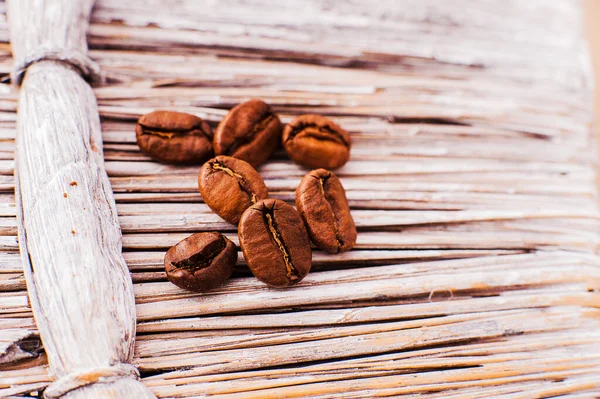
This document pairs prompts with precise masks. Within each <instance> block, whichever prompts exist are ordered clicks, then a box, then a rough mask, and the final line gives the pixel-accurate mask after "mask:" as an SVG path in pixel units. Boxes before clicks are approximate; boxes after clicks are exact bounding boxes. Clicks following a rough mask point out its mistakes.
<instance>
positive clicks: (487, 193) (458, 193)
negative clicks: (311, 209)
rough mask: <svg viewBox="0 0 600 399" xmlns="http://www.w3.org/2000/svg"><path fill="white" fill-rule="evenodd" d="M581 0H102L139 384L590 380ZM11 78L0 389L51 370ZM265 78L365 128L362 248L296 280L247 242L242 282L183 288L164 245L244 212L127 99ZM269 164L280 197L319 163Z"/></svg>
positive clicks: (551, 390) (107, 120)
mask: <svg viewBox="0 0 600 399" xmlns="http://www.w3.org/2000/svg"><path fill="white" fill-rule="evenodd" d="M0 4H2V3H0ZM580 12H581V10H580V3H579V2H578V1H577V0H558V1H552V2H548V1H545V0H531V1H527V2H522V1H516V0H515V1H510V2H488V1H467V0H452V1H444V2H440V1H433V0H431V1H408V0H407V1H398V0H383V1H379V2H377V4H372V3H371V2H349V1H337V2H325V1H321V0H312V1H300V0H293V1H285V2H281V1H280V2H276V1H272V0H254V1H252V2H242V1H239V0H224V1H219V2H211V1H192V0H185V1H181V0H178V1H175V0H168V1H158V0H152V1H150V0H134V1H129V2H123V1H117V0H99V2H98V3H97V4H96V7H95V9H94V12H93V15H92V24H91V28H90V35H89V37H88V40H89V43H90V47H91V51H90V55H91V57H92V58H93V59H94V60H95V61H96V62H98V64H99V65H100V66H101V68H102V71H103V72H104V73H105V75H106V77H107V80H108V84H107V85H103V86H98V87H95V89H94V93H95V94H96V96H97V98H98V107H99V110H100V115H101V119H102V135H103V137H102V138H103V140H104V159H105V167H106V170H107V172H108V175H109V178H110V183H111V185H112V187H113V190H114V195H115V199H116V202H117V205H116V206H117V212H118V218H119V222H120V224H121V227H122V229H123V248H124V253H123V256H124V259H125V261H126V262H127V264H128V266H129V269H130V271H131V273H132V277H133V280H134V294H135V298H136V303H137V316H138V321H139V322H138V326H137V340H136V347H135V364H136V365H137V366H138V367H139V369H140V370H141V372H142V376H143V381H144V382H145V383H146V385H147V386H148V387H149V388H150V389H151V390H152V391H153V392H154V393H155V394H156V395H157V396H158V397H169V398H172V397H204V396H210V397H215V398H264V397H314V398H338V397H339V398H341V397H373V396H401V395H403V397H408V398H412V397H423V396H426V397H430V398H438V397H439V398H441V397H444V398H475V397H499V398H500V397H501V398H516V397H518V398H536V397H549V396H556V395H564V396H565V397H571V398H594V397H597V396H598V393H600V380H598V377H597V376H598V372H599V371H600V333H598V331H600V310H599V308H600V294H599V291H598V290H599V289H600V263H599V258H598V250H599V248H600V233H599V232H600V230H599V228H600V220H599V217H600V212H599V211H600V209H599V207H598V192H597V188H596V186H595V184H594V179H595V176H596V170H595V161H596V154H595V153H594V145H593V138H592V135H591V131H590V125H591V120H592V117H591V85H592V84H591V82H590V80H589V76H588V67H589V65H588V59H587V54H586V48H585V43H584V41H583V40H582V38H581V14H580ZM6 28H7V25H6V21H4V20H0V39H2V40H3V41H5V42H6V41H7V35H6V33H7V32H6ZM0 51H3V52H4V53H3V54H4V55H5V57H4V58H0V73H2V74H8V73H9V72H10V71H11V66H12V60H11V59H10V55H9V52H8V47H4V48H0ZM0 92H1V93H2V94H1V95H0V110H1V112H0V248H1V249H3V250H4V251H6V252H5V253H2V254H0V350H2V353H3V354H4V355H0V364H1V365H0V396H7V397H9V396H11V395H12V396H13V397H23V395H25V394H26V393H27V392H31V391H38V390H40V389H43V387H45V386H46V385H47V384H48V381H49V377H48V374H47V373H48V370H47V365H46V356H45V355H44V354H43V353H42V352H43V350H42V348H40V345H39V341H37V329H36V326H35V323H34V322H33V319H32V313H31V309H30V307H29V305H28V301H27V293H26V292H25V283H24V279H23V274H22V265H21V263H20V261H19V258H18V253H17V249H18V246H17V245H18V243H17V239H16V221H15V214H16V212H15V205H14V200H15V198H14V195H13V189H14V178H13V176H12V175H13V169H14V161H13V151H14V149H15V145H14V138H15V120H16V116H15V113H14V112H15V108H16V100H17V97H16V93H15V92H14V91H12V90H11V88H10V87H9V86H8V85H0ZM251 97H261V98H264V99H265V100H266V101H269V102H270V103H271V104H273V106H274V108H275V109H276V110H277V111H278V112H279V113H280V114H281V115H282V119H283V120H284V121H289V120H290V119H291V118H292V117H293V116H294V115H297V114H299V113H304V112H320V113H323V114H326V115H330V116H331V117H333V118H334V119H335V120H336V121H337V122H339V123H340V124H341V125H342V126H344V127H346V128H347V129H348V130H349V131H350V132H351V134H352V138H353V142H354V147H353V149H352V159H351V162H350V163H348V165H347V166H346V167H344V168H343V169H341V170H340V172H339V175H340V176H341V178H342V182H343V183H344V185H345V186H346V187H347V189H348V197H349V200H350V202H351V206H352V211H353V215H354V216H355V218H356V221H357V225H358V227H359V236H358V243H357V248H356V249H355V250H353V251H351V252H349V253H347V254H343V255H342V256H330V255H327V254H323V253H321V252H320V251H315V255H314V257H315V264H316V267H315V271H314V272H313V273H312V274H310V275H309V277H308V278H307V279H306V281H305V282H303V284H302V285H300V286H299V287H296V288H293V289H290V290H285V291H283V290H270V289H267V288H266V287H264V286H263V285H261V284H260V283H259V282H257V281H256V280H255V279H253V278H251V277H249V273H248V271H247V268H246V267H245V264H244V260H243V257H240V260H239V262H238V266H237V267H236V273H235V276H234V277H235V278H234V279H233V280H232V281H231V282H230V283H228V284H227V285H226V286H224V287H222V288H219V289H217V290H215V291H213V292H211V293H209V294H205V295H198V294H191V293H187V292H184V291H182V290H180V289H178V288H177V287H174V286H173V285H171V284H169V283H168V282H166V280H165V278H164V274H163V272H162V267H161V260H162V256H163V254H164V251H165V249H166V248H168V247H169V246H170V245H172V244H174V243H175V242H177V241H178V240H180V239H182V238H183V237H185V236H186V235H188V234H190V233H191V232H195V231H200V230H214V229H217V230H224V231H225V232H226V234H227V235H228V236H229V237H231V238H232V239H234V241H237V240H236V237H235V230H234V229H233V228H232V226H230V225H227V224H226V223H224V222H223V221H221V220H220V219H219V218H218V217H216V216H215V215H213V214H212V213H211V212H210V211H209V210H208V208H207V207H206V206H205V205H204V204H203V203H202V199H201V197H200V195H199V194H198V193H197V190H196V181H195V178H196V173H197V170H198V168H194V167H189V168H175V167H170V166H165V165H160V164H157V163H154V162H151V161H150V160H149V159H148V158H147V157H145V156H144V155H143V154H141V153H140V152H139V151H138V149H137V147H136V145H135V135H134V131H133V126H134V121H135V119H136V118H137V117H138V116H139V115H141V114H143V113H145V112H148V111H150V110H153V109H155V108H161V109H164V108H167V109H178V110H187V111H189V112H193V113H195V114H197V115H199V116H202V117H204V118H206V119H208V120H209V121H210V122H211V123H212V124H213V125H214V124H216V123H217V122H218V121H219V120H220V119H221V118H222V117H223V115H224V114H225V113H226V112H227V109H229V108H230V107H231V106H233V105H234V104H236V103H238V102H240V101H243V100H245V99H247V98H251ZM260 171H261V173H262V174H263V176H264V177H265V179H266V182H267V185H268V187H269V189H270V191H271V193H272V195H273V196H274V197H277V198H281V199H284V200H292V199H293V191H294V189H295V187H296V185H297V183H298V182H299V181H300V178H301V177H302V175H303V174H304V173H305V171H303V170H302V169H301V168H299V167H297V166H295V165H294V164H292V163H291V162H289V161H288V160H286V158H285V154H283V153H282V152H278V153H277V154H276V156H275V159H274V160H273V161H272V162H270V163H269V164H267V165H265V166H263V167H262V168H261V170H260ZM266 368H268V369H266Z"/></svg>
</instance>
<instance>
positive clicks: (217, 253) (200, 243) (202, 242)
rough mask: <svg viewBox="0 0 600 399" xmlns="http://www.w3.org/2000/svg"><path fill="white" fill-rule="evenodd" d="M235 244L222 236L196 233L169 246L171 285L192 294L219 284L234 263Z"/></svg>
mask: <svg viewBox="0 0 600 399" xmlns="http://www.w3.org/2000/svg"><path fill="white" fill-rule="evenodd" d="M237 256H238V255H237V250H236V248H235V244H234V243H233V242H231V241H230V240H228V239H227V238H225V237H224V236H223V234H221V233H216V232H210V233H197V234H194V235H191V236H189V237H188V238H186V239H184V240H183V241H180V242H179V243H177V244H176V245H174V246H172V247H171V249H169V250H168V251H167V254H166V255H165V271H166V272H167V278H168V279H169V281H170V282H172V283H173V284H175V285H176V286H178V287H180V288H184V289H186V290H192V291H206V290H210V289H213V288H216V287H218V286H220V285H222V284H223V283H224V282H225V281H226V280H227V279H228V278H229V277H230V276H231V273H232V272H233V267H234V266H235V262H236V260H237Z"/></svg>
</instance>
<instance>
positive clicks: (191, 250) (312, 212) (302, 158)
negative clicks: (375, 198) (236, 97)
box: [136, 100, 356, 291]
mask: <svg viewBox="0 0 600 399" xmlns="http://www.w3.org/2000/svg"><path fill="white" fill-rule="evenodd" d="M136 137H137V142H138V145H139V146H140V148H141V149H142V151H144V152H145V153H146V154H148V155H149V156H150V157H152V158H153V159H155V160H157V161H160V162H164V163H171V164H180V165H181V164H203V165H202V168H201V169H200V172H199V173H198V188H199V190H200V193H201V194H202V198H203V199H204V202H205V203H206V204H207V205H208V206H209V207H210V208H211V209H212V210H213V211H214V212H215V213H216V214H218V215H219V216H220V217H222V218H223V219H225V220H226V221H227V222H229V223H232V224H235V225H239V226H238V236H239V240H240V247H241V249H242V252H243V253H244V257H245V259H246V263H247V264H248V267H249V268H250V270H251V271H252V273H253V274H254V275H255V276H256V277H257V278H258V279H259V280H260V281H262V282H264V283H266V284H268V285H270V286H273V287H287V286H290V285H294V284H297V283H298V282H300V281H301V280H302V279H303V278H304V277H305V276H306V275H307V274H308V272H309V271H310V268H311V265H312V250H311V246H310V241H311V240H312V242H313V243H314V244H315V245H316V246H317V247H319V248H321V249H322V250H324V251H326V252H328V253H339V252H344V251H348V250H350V249H352V247H353V246H354V244H355V243H356V227H355V225H354V220H353V219H352V215H351V214H350V207H349V206H348V202H347V200H346V193H345V191H344V188H343V186H342V184H341V182H340V180H339V179H338V178H337V176H336V175H335V174H334V173H333V172H331V171H329V170H327V169H336V168H339V167H341V166H343V165H344V164H345V163H346V162H347V161H348V159H349V157H350V136H349V134H348V133H347V132H346V131H345V130H344V129H342V128H341V127H340V126H338V125H337V124H335V123H334V122H332V121H331V120H329V119H327V118H325V117H323V116H320V115H301V116H299V117H298V118H296V119H295V120H294V121H292V122H291V123H290V124H288V125H287V126H285V128H284V127H283V125H282V123H281V121H280V120H279V117H278V116H277V115H276V114H275V113H274V112H273V111H272V110H271V107H270V106H269V105H268V104H266V103H265V102H264V101H261V100H250V101H247V102H245V103H242V104H240V105H238V106H236V107H235V108H233V109H232V110H231V111H230V112H229V113H228V114H227V115H226V116H225V118H224V119H223V121H221V123H220V124H219V126H218V127H217V129H216V131H215V132H214V135H213V132H212V129H211V128H210V126H209V125H208V124H207V123H206V122H205V121H203V120H202V119H201V118H198V117H197V116H194V115H190V114H185V113H180V112H172V111H155V112H151V113H149V114H147V115H144V116H142V117H141V118H140V119H139V121H138V124H137V126H136ZM280 144H281V145H283V148H284V149H285V151H286V152H287V154H288V156H289V157H290V158H291V159H292V160H293V161H294V162H296V163H298V164H300V165H302V166H304V167H307V168H313V169H315V170H313V171H311V172H309V173H307V174H306V176H304V178H303V179H302V181H301V182H300V185H299V186H298V188H297V190H296V208H297V209H298V210H297V211H296V209H294V207H292V206H290V205H288V204H286V203H285V202H283V201H281V200H278V199H272V198H269V192H268V190H267V186H266V185H265V182H264V181H263V179H262V177H261V176H260V174H259V173H258V172H257V171H256V169H255V168H257V167H258V166H260V165H262V164H263V163H265V162H266V161H267V160H268V159H269V157H270V156H271V155H272V154H273V152H274V151H275V150H276V149H277V148H278V147H279V145H280ZM215 155H216V156H215ZM236 261H237V251H236V248H235V245H234V244H233V242H231V241H230V240H229V239H227V238H226V237H225V236H223V235H222V234H221V233H218V232H205V233H197V234H193V235H191V236H190V237H188V238H186V239H184V240H183V241H181V242H179V243H177V244H176V245H174V246H173V247H171V248H170V249H169V250H168V251H167V253H166V255H165V270H166V273H167V277H168V279H169V281H171V282H172V283H173V284H175V285H177V286H178V287H181V288H185V289H189V290H193V291H206V290H209V289H212V288H216V287H218V286H219V285H221V284H223V283H224V282H225V281H226V280H227V279H228V278H229V277H230V276H231V274H232V273H233V267H234V265H235V263H236Z"/></svg>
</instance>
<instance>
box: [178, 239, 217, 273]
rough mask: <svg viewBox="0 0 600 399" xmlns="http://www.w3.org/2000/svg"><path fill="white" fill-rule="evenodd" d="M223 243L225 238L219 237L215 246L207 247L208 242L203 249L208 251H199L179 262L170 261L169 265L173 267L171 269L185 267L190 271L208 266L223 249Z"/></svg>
mask: <svg viewBox="0 0 600 399" xmlns="http://www.w3.org/2000/svg"><path fill="white" fill-rule="evenodd" d="M225 245H226V244H225V239H224V238H223V237H220V239H219V241H218V245H217V247H216V248H214V249H212V248H209V246H210V244H209V245H207V246H206V247H205V248H204V249H205V250H208V253H204V252H205V251H199V252H196V253H195V254H193V255H191V256H190V257H188V258H186V259H182V260H180V261H179V262H171V265H173V267H174V269H173V271H174V270H178V269H186V270H190V271H196V270H200V269H205V268H207V267H209V266H210V265H211V263H212V261H213V260H214V259H215V258H216V257H217V255H219V254H220V253H221V252H222V251H223V249H225Z"/></svg>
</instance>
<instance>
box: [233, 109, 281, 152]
mask: <svg viewBox="0 0 600 399" xmlns="http://www.w3.org/2000/svg"><path fill="white" fill-rule="evenodd" d="M274 119H275V114H273V113H271V114H268V115H267V116H266V117H265V119H263V120H262V121H260V122H259V123H257V124H256V125H254V126H253V127H252V129H250V130H249V131H248V133H247V134H245V135H244V136H243V137H241V138H240V139H239V140H237V141H234V142H233V143H232V144H231V146H229V148H227V149H226V150H225V154H227V155H230V156H231V155H232V154H233V153H235V152H236V151H237V150H238V149H240V148H241V147H243V146H245V145H246V144H248V143H250V142H252V139H253V138H254V137H255V136H256V135H257V134H258V133H259V132H260V131H263V130H265V129H266V127H267V126H269V124H270V123H271V121H273V120H274Z"/></svg>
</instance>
